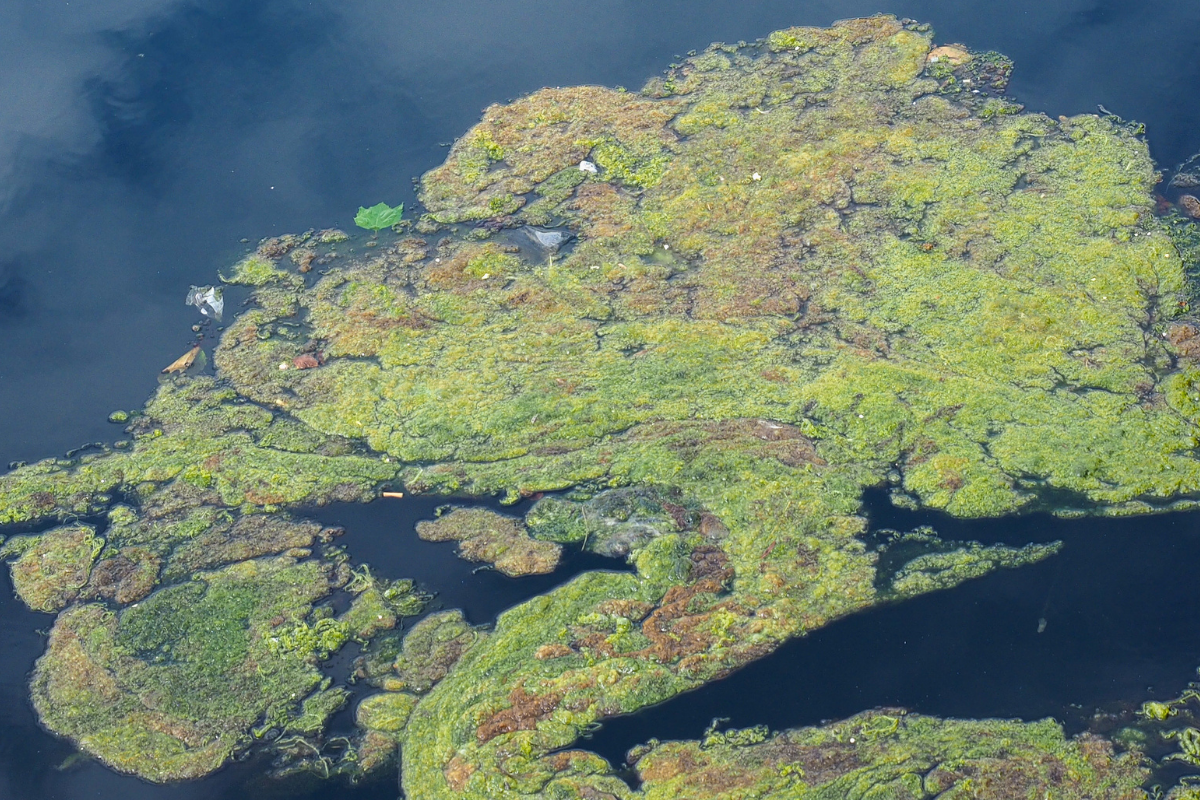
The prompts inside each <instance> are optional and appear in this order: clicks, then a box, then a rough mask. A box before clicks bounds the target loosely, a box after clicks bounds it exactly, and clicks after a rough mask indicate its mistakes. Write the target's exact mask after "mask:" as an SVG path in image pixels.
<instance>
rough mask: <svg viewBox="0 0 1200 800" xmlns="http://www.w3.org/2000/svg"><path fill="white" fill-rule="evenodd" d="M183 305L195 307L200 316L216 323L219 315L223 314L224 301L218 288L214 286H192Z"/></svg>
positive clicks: (219, 319)
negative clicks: (198, 310)
mask: <svg viewBox="0 0 1200 800" xmlns="http://www.w3.org/2000/svg"><path fill="white" fill-rule="evenodd" d="M185 303H186V304H187V305H189V306H195V307H196V308H198V309H200V313H201V314H203V315H204V316H206V317H208V318H209V319H215V320H216V321H217V322H220V321H221V314H223V313H224V312H225V300H224V298H223V297H222V296H221V290H220V288H218V287H215V286H193V287H192V288H191V289H189V290H188V295H187V300H186V301H185Z"/></svg>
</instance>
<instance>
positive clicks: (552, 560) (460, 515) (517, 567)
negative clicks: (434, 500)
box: [417, 508, 562, 577]
mask: <svg viewBox="0 0 1200 800" xmlns="http://www.w3.org/2000/svg"><path fill="white" fill-rule="evenodd" d="M417 535H418V536H420V537H421V538H422V539H426V540H428V541H431V542H449V541H454V542H458V553H459V555H461V556H462V557H463V558H465V559H467V560H468V561H485V562H487V563H489V564H494V565H495V567H496V569H498V570H499V571H500V572H503V573H504V574H505V575H510V576H513V577H516V576H519V575H540V574H543V573H547V572H553V571H554V568H555V567H556V566H558V558H559V556H560V555H561V554H562V548H561V547H560V546H559V545H557V544H554V543H552V542H543V541H537V540H536V539H531V538H530V537H529V536H528V534H527V533H526V532H525V526H524V525H523V524H521V521H520V520H517V519H513V518H512V517H506V516H504V515H503V514H497V513H496V512H494V511H488V510H487V509H485V508H456V509H453V510H452V511H451V512H450V513H448V514H443V515H442V516H440V517H438V518H437V519H435V520H423V521H421V522H418V523H417Z"/></svg>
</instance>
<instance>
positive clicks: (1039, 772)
mask: <svg viewBox="0 0 1200 800" xmlns="http://www.w3.org/2000/svg"><path fill="white" fill-rule="evenodd" d="M637 770H638V774H639V776H640V777H641V778H642V780H643V784H642V794H641V796H643V797H644V798H645V800H668V799H669V798H677V797H686V798H689V800H734V799H735V798H737V799H738V800H742V799H743V798H766V797H770V798H780V799H781V800H782V798H789V799H793V798H794V799H795V800H799V799H800V798H806V799H811V800H818V799H820V800H835V798H836V800H843V798H888V799H889V800H924V798H932V797H938V798H953V800H960V799H961V800H967V798H980V799H981V800H982V799H983V798H989V799H990V798H1014V800H1015V798H1030V799H1031V800H1032V799H1033V798H1037V799H1038V800H1044V799H1045V798H1089V800H1101V799H1102V798H1103V800H1141V799H1142V798H1145V797H1147V795H1146V793H1145V792H1144V791H1143V790H1142V788H1141V784H1142V783H1143V782H1144V781H1145V780H1146V778H1147V777H1148V776H1149V770H1147V769H1146V767H1145V765H1144V764H1143V763H1142V759H1141V758H1140V757H1139V756H1138V755H1136V754H1132V753H1125V754H1120V755H1118V754H1117V753H1115V752H1114V750H1113V747H1112V744H1111V743H1110V742H1108V741H1107V740H1105V739H1102V738H1100V737H1098V736H1094V735H1088V734H1085V735H1083V736H1079V737H1077V738H1075V739H1067V738H1066V737H1065V736H1064V735H1063V731H1062V728H1061V727H1059V725H1058V724H1057V723H1055V722H1054V721H1053V720H1043V721H1041V722H1033V723H1019V722H1007V721H1001V720H990V721H986V722H975V721H957V720H939V719H935V718H932V717H925V716H920V715H916V714H905V713H904V712H903V711H899V710H881V711H871V712H867V713H864V714H859V715H858V716H856V717H852V718H850V719H848V720H844V721H842V722H837V723H833V724H831V725H825V726H822V727H818V728H801V729H798V730H792V731H785V732H783V733H781V734H777V735H775V736H769V735H768V734H766V733H765V732H764V731H756V730H749V731H728V732H713V733H710V734H709V736H708V737H706V739H705V740H704V741H701V742H669V743H666V744H662V745H658V746H654V747H652V748H649V749H648V752H646V753H645V754H642V755H641V757H640V759H639V760H638V761H637Z"/></svg>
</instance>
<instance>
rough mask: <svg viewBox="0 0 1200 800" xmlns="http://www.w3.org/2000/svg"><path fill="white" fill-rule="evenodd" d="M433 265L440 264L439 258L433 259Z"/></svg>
mask: <svg viewBox="0 0 1200 800" xmlns="http://www.w3.org/2000/svg"><path fill="white" fill-rule="evenodd" d="M433 263H435V264H440V263H442V260H441V259H440V258H435V259H434V260H433Z"/></svg>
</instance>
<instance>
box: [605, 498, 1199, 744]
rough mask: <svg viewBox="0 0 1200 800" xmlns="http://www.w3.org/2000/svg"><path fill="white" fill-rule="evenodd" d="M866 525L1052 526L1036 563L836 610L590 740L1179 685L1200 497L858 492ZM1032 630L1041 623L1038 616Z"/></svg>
mask: <svg viewBox="0 0 1200 800" xmlns="http://www.w3.org/2000/svg"><path fill="white" fill-rule="evenodd" d="M868 511H869V516H870V518H871V524H872V528H878V527H891V528H895V529H899V530H909V529H912V528H914V527H916V526H918V525H932V526H934V527H935V528H936V529H937V531H938V533H939V534H941V535H942V536H943V537H945V538H950V539H975V540H979V541H983V542H986V543H995V542H1005V543H1010V544H1015V545H1020V544H1025V543H1028V542H1050V541H1058V540H1061V541H1062V542H1063V543H1064V546H1063V549H1062V551H1061V552H1060V553H1059V554H1058V555H1056V556H1053V557H1051V558H1049V559H1047V560H1045V561H1043V562H1041V563H1038V564H1034V565H1032V566H1028V567H1024V568H1021V569H1018V570H1011V571H1001V572H996V573H992V574H991V575H988V576H986V577H984V578H981V579H979V580H975V581H969V582H967V583H964V584H962V585H960V586H958V587H956V588H954V589H951V590H948V591H944V592H936V593H934V594H930V595H924V596H922V597H918V598H915V599H913V600H907V601H905V602H903V603H900V604H897V605H894V606H888V607H882V608H877V609H874V610H871V611H868V612H866V613H863V614H858V615H855V616H852V617H848V618H846V619H843V620H841V621H839V622H835V623H834V624H832V625H829V626H828V627H825V628H822V629H820V630H818V631H816V632H814V633H813V634H812V635H810V636H808V637H805V638H803V639H796V640H793V641H791V642H789V643H787V644H785V645H784V646H783V647H781V648H780V649H779V650H777V651H776V652H775V653H773V654H772V655H770V656H768V657H767V658H765V659H763V660H761V661H759V662H756V663H753V664H751V665H749V666H747V667H745V668H744V669H742V670H740V671H739V672H736V673H734V675H733V676H731V677H729V678H727V679H725V680H724V681H719V682H717V683H713V684H709V685H708V686H705V687H703V688H701V689H698V690H696V691H694V692H691V693H689V694H685V695H681V696H679V697H676V698H673V699H672V700H670V701H668V702H666V703H663V704H662V705H660V706H657V707H654V708H651V709H648V710H646V711H643V712H642V713H640V714H636V715H633V716H630V717H626V718H622V719H616V720H612V721H610V722H609V723H608V724H606V725H605V726H604V728H603V729H601V730H600V731H599V732H598V733H597V734H596V735H595V736H594V737H593V739H592V740H591V741H590V742H589V743H588V747H589V748H590V749H594V750H596V751H597V752H599V753H600V754H602V755H604V756H606V757H608V758H609V759H611V760H612V761H613V763H615V764H620V763H621V762H622V761H623V760H624V758H625V753H626V752H627V751H628V750H629V748H630V747H632V746H633V745H635V744H638V743H640V742H642V741H644V740H645V739H646V737H647V736H648V735H653V736H657V737H659V738H661V739H684V738H687V739H694V738H698V737H700V736H701V734H702V733H703V731H704V729H705V728H706V727H708V725H709V724H710V722H711V721H712V720H713V719H714V718H717V717H722V718H728V723H727V724H728V725H729V726H732V727H748V726H751V725H768V726H770V727H771V728H773V729H782V728H789V727H796V726H798V725H815V724H818V723H820V722H822V721H824V720H832V719H841V718H844V717H848V716H851V715H853V714H856V713H858V712H859V711H863V710H865V709H869V708H875V707H878V706H900V707H904V708H908V709H910V710H912V711H917V712H921V713H925V714H934V715H938V716H946V717H970V718H982V717H1019V718H1022V719H1027V720H1031V719H1042V718H1045V717H1054V718H1056V719H1058V720H1060V721H1061V722H1063V723H1064V724H1065V725H1066V727H1067V729H1068V731H1071V732H1078V731H1079V730H1081V729H1082V728H1083V727H1085V726H1086V725H1087V723H1088V722H1089V721H1090V718H1091V716H1092V715H1093V713H1095V711H1096V710H1097V709H1098V708H1105V709H1111V708H1113V707H1114V705H1125V706H1132V707H1137V706H1139V705H1140V704H1141V703H1142V702H1143V701H1145V700H1150V699H1162V700H1166V699H1169V698H1171V697H1173V696H1178V694H1179V692H1180V690H1181V689H1183V688H1184V686H1186V684H1187V683H1188V682H1189V681H1192V680H1195V678H1196V667H1197V666H1200V626H1197V625H1196V622H1195V621H1196V620H1197V619H1198V618H1200V592H1198V591H1197V590H1196V577H1195V576H1196V572H1195V570H1196V566H1195V565H1196V564H1198V563H1200V513H1197V512H1192V513H1187V514H1173V515H1164V516H1158V517H1148V518H1147V517H1143V518H1138V519H1085V520H1061V519H1055V518H1054V517H1051V516H1049V515H1042V514H1038V515H1031V516H1028V517H1020V518H1017V519H1005V520H988V521H962V520H954V519H951V518H947V517H945V516H943V515H941V514H935V513H927V512H926V513H916V514H914V513H911V512H904V511H900V510H898V509H895V508H892V507H891V506H890V505H889V504H888V503H887V499H886V496H885V495H883V493H881V492H879V493H872V494H871V495H870V502H869V503H868ZM1043 619H1044V620H1045V623H1046V624H1045V630H1044V631H1043V632H1041V633H1039V632H1038V623H1039V620H1043Z"/></svg>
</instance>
